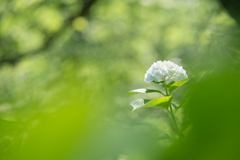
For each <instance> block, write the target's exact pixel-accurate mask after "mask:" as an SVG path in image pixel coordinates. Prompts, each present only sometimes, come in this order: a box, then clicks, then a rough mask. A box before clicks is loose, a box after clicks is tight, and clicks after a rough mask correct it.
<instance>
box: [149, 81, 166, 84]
mask: <svg viewBox="0 0 240 160" xmlns="http://www.w3.org/2000/svg"><path fill="white" fill-rule="evenodd" d="M152 82H153V83H156V84H160V83H164V81H160V82H155V81H152Z"/></svg>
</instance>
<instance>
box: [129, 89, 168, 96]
mask: <svg viewBox="0 0 240 160" xmlns="http://www.w3.org/2000/svg"><path fill="white" fill-rule="evenodd" d="M154 92H155V93H160V94H162V95H164V96H165V94H164V93H162V92H161V91H159V90H156V89H144V88H141V89H134V90H131V91H129V92H127V95H128V96H130V95H134V94H138V93H154Z"/></svg>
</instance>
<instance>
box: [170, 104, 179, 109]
mask: <svg viewBox="0 0 240 160" xmlns="http://www.w3.org/2000/svg"><path fill="white" fill-rule="evenodd" d="M171 104H172V106H173V107H174V108H175V110H177V109H178V107H179V106H180V105H179V104H174V103H171Z"/></svg>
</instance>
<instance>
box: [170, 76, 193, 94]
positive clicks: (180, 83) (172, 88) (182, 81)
mask: <svg viewBox="0 0 240 160" xmlns="http://www.w3.org/2000/svg"><path fill="white" fill-rule="evenodd" d="M189 79H190V78H187V79H183V80H181V81H178V82H176V83H173V84H172V85H171V86H170V87H169V92H170V93H172V91H174V90H175V89H176V88H178V87H180V86H182V85H183V84H185V83H186V82H187V81H188V80H189Z"/></svg>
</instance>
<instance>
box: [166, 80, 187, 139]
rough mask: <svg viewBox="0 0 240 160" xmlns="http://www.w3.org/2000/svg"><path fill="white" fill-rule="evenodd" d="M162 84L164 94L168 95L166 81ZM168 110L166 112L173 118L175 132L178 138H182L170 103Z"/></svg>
mask: <svg viewBox="0 0 240 160" xmlns="http://www.w3.org/2000/svg"><path fill="white" fill-rule="evenodd" d="M163 85H164V88H165V91H166V96H169V95H168V90H167V85H166V83H164V84H163ZM169 107H170V111H169V110H168V112H169V113H170V115H171V117H172V120H173V123H174V126H175V128H176V130H177V133H178V136H179V138H180V139H183V136H182V133H181V132H180V130H179V128H178V125H177V122H176V119H175V116H174V114H173V110H172V105H171V104H170V106H169Z"/></svg>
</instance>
